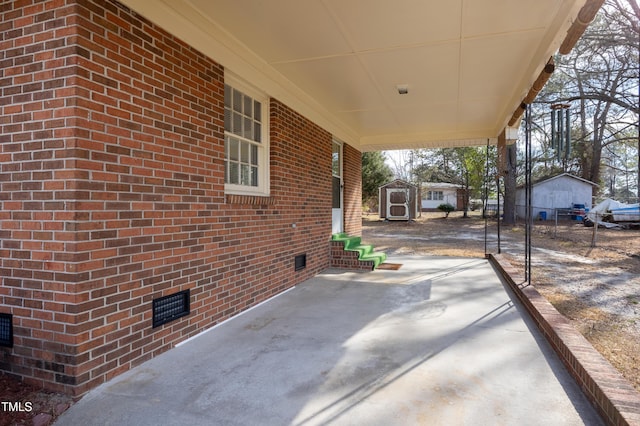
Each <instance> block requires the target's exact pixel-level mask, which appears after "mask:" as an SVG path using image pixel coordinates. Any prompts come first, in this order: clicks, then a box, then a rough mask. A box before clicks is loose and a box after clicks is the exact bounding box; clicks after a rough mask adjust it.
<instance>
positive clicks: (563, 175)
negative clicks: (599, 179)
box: [533, 173, 598, 186]
mask: <svg viewBox="0 0 640 426" xmlns="http://www.w3.org/2000/svg"><path fill="white" fill-rule="evenodd" d="M562 177H569V178H571V179H575V180H578V181H580V182H584V183H586V184H588V185H592V186H598V184H597V183H593V182H591V181H590V180H586V179H583V178H581V177H578V176H575V175H572V174H570V173H562V174H559V175H557V176H554V177H551V178H548V179H544V180H541V181H539V182H536V183H534V184H533V186H537V185H540V184H543V183H549V182H551V181H553V180H556V179H560V178H562Z"/></svg>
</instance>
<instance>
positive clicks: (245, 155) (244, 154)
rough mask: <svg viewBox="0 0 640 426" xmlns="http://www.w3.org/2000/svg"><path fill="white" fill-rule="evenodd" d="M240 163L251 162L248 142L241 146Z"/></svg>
mask: <svg viewBox="0 0 640 426" xmlns="http://www.w3.org/2000/svg"><path fill="white" fill-rule="evenodd" d="M240 161H241V162H243V163H248V162H249V144H248V143H247V142H242V143H241V144H240Z"/></svg>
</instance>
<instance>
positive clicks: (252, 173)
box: [224, 78, 269, 195]
mask: <svg viewBox="0 0 640 426" xmlns="http://www.w3.org/2000/svg"><path fill="white" fill-rule="evenodd" d="M226 79H227V81H229V80H230V79H229V78H226ZM268 120H269V113H268V100H267V99H266V97H265V96H264V95H260V94H258V93H256V92H255V91H253V90H251V89H250V88H248V87H246V86H242V85H241V83H239V82H236V81H235V80H234V79H231V81H230V82H229V83H225V85H224V152H225V161H224V166H225V173H224V182H225V192H227V193H232V194H234V193H235V194H248V195H268V194H269V138H268V135H269V131H268Z"/></svg>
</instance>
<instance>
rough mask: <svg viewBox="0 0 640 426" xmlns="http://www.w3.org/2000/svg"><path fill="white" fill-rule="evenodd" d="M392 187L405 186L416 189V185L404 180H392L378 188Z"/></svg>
mask: <svg viewBox="0 0 640 426" xmlns="http://www.w3.org/2000/svg"><path fill="white" fill-rule="evenodd" d="M394 185H398V186H407V187H412V188H416V189H417V188H418V187H417V185H414V184H412V183H411V182H407V181H406V180H402V179H394V180H392V181H391V182H387V183H385V184H384V185H382V186H380V187H379V188H386V187H387V186H394Z"/></svg>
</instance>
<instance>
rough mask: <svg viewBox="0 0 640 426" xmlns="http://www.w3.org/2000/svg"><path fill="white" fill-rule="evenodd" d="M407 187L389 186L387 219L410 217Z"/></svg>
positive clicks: (405, 218)
mask: <svg viewBox="0 0 640 426" xmlns="http://www.w3.org/2000/svg"><path fill="white" fill-rule="evenodd" d="M407 191H408V190H407V189H404V188H387V219H403V220H408V219H409V200H408V197H407Z"/></svg>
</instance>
